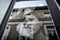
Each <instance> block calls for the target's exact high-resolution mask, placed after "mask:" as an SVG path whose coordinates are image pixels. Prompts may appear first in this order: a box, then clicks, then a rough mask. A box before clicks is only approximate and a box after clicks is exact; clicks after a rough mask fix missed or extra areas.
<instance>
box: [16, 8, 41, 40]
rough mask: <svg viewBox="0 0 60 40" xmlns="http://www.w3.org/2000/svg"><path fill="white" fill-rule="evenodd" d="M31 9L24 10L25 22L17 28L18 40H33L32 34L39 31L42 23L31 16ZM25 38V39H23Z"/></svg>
mask: <svg viewBox="0 0 60 40" xmlns="http://www.w3.org/2000/svg"><path fill="white" fill-rule="evenodd" d="M26 10H28V12H27V11H26ZM31 12H32V9H29V8H28V9H25V11H24V16H25V22H22V23H20V24H19V25H18V26H17V31H18V33H19V40H25V39H27V40H28V39H29V40H33V39H34V34H35V33H36V32H37V31H38V30H39V29H40V26H42V23H41V22H39V21H38V19H37V18H36V17H35V16H34V15H32V14H31ZM23 38H25V39H23Z"/></svg>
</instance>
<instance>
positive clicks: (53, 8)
mask: <svg viewBox="0 0 60 40" xmlns="http://www.w3.org/2000/svg"><path fill="white" fill-rule="evenodd" d="M46 2H47V5H48V8H49V9H50V12H51V15H52V19H53V21H54V24H55V27H56V30H57V33H58V35H59V37H60V10H59V7H58V5H57V2H56V0H46Z"/></svg>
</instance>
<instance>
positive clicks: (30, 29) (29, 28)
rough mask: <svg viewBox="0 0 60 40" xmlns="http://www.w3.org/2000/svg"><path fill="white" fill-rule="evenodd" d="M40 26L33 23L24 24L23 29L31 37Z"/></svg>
mask: <svg viewBox="0 0 60 40" xmlns="http://www.w3.org/2000/svg"><path fill="white" fill-rule="evenodd" d="M40 26H41V25H40V24H39V23H35V22H34V23H26V24H25V29H26V31H27V32H28V33H29V34H31V35H33V34H35V33H36V32H37V31H38V30H39V29H40Z"/></svg>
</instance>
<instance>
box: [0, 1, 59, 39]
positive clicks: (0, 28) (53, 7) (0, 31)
mask: <svg viewBox="0 0 60 40" xmlns="http://www.w3.org/2000/svg"><path fill="white" fill-rule="evenodd" d="M15 2H16V1H15V0H12V1H11V3H10V5H9V8H8V9H7V12H6V14H5V16H4V18H3V20H2V23H1V25H0V39H1V37H2V35H3V32H4V29H5V27H6V24H7V21H8V19H9V16H10V14H11V11H12V8H13V6H14V4H15ZM46 2H47V5H48V8H49V10H50V12H51V15H52V18H53V21H54V24H55V27H56V30H57V32H58V35H59V37H60V22H59V21H60V10H59V8H58V6H57V4H56V2H55V1H54V0H46Z"/></svg>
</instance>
